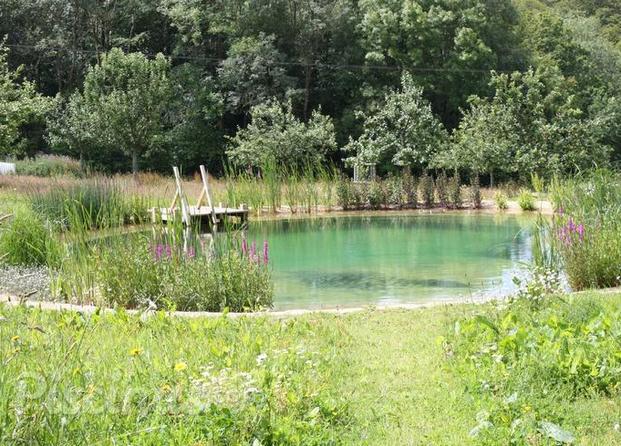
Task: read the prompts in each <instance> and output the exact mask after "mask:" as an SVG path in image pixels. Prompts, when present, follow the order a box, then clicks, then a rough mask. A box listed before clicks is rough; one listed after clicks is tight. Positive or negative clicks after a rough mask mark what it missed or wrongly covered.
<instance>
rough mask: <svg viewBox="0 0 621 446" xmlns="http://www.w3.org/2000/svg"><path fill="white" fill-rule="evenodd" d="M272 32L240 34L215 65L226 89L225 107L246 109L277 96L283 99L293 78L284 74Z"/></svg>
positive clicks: (244, 111) (281, 57)
mask: <svg viewBox="0 0 621 446" xmlns="http://www.w3.org/2000/svg"><path fill="white" fill-rule="evenodd" d="M274 39H275V37H274V36H273V35H270V36H266V35H265V34H263V33H260V34H259V36H258V37H242V38H241V39H238V40H236V41H235V42H234V43H233V44H232V45H231V47H230V48H229V51H228V57H227V58H226V59H225V60H224V61H223V62H222V64H221V66H220V68H218V78H219V80H220V83H221V84H222V88H223V90H224V91H225V101H226V105H227V106H228V108H229V109H230V110H231V111H233V112H237V113H247V112H248V111H249V109H250V107H252V106H254V105H257V104H260V103H262V102H265V101H266V100H268V99H270V98H273V97H276V98H278V99H281V100H282V99H284V97H285V93H286V92H287V90H288V89H290V88H293V87H294V85H295V79H293V78H292V77H290V76H287V74H286V70H285V68H284V64H283V62H284V60H285V57H284V55H283V54H281V53H280V52H279V51H278V50H277V49H276V48H275V47H274Z"/></svg>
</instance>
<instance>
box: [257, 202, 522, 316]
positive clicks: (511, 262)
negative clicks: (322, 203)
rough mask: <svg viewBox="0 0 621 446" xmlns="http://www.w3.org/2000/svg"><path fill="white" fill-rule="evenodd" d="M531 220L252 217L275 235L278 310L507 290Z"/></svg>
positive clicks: (263, 235)
mask: <svg viewBox="0 0 621 446" xmlns="http://www.w3.org/2000/svg"><path fill="white" fill-rule="evenodd" d="M531 223H532V220H529V219H525V218H523V217H521V218H520V217H515V216H505V215H501V216H498V215H464V214H443V215H419V214H417V215H408V216H396V215H393V216H339V217H321V218H309V219H289V220H277V221H263V222H252V224H251V227H250V230H249V233H248V238H249V239H250V240H253V239H254V240H257V242H262V241H263V240H264V239H265V240H268V242H269V247H270V264H271V267H272V270H273V279H274V286H275V299H274V308H275V309H281V310H282V309H290V308H333V307H337V306H340V307H348V306H358V305H364V304H380V305H384V304H399V303H417V302H428V301H433V300H439V299H454V298H456V297H459V296H463V297H464V298H466V297H468V296H473V295H480V294H481V293H496V294H499V295H501V294H506V293H507V292H508V291H510V290H511V289H513V284H512V278H513V276H514V275H515V273H516V271H517V270H518V269H519V266H520V263H522V262H524V261H527V260H529V259H530V255H531V240H530V234H529V231H528V228H529V225H530V224H531Z"/></svg>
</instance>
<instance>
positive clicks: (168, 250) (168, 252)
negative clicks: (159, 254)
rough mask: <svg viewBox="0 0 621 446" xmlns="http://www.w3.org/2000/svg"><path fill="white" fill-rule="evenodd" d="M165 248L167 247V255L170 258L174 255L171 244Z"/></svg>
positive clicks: (165, 246)
mask: <svg viewBox="0 0 621 446" xmlns="http://www.w3.org/2000/svg"><path fill="white" fill-rule="evenodd" d="M164 248H165V249H166V257H168V258H169V259H170V258H171V257H172V248H171V247H170V245H164Z"/></svg>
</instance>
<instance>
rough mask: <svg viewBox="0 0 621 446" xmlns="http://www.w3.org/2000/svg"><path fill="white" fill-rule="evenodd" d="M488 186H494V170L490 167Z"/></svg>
mask: <svg viewBox="0 0 621 446" xmlns="http://www.w3.org/2000/svg"><path fill="white" fill-rule="evenodd" d="M489 187H490V188H492V189H493V188H494V171H493V170H491V169H490V171H489Z"/></svg>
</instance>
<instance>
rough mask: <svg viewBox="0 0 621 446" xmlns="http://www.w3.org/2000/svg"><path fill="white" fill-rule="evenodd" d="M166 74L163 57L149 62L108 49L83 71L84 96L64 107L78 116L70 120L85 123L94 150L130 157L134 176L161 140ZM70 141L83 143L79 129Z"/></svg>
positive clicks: (166, 63)
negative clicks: (111, 150) (104, 149)
mask: <svg viewBox="0 0 621 446" xmlns="http://www.w3.org/2000/svg"><path fill="white" fill-rule="evenodd" d="M169 71H170V63H169V61H168V60H167V59H166V58H165V57H164V56H162V55H157V56H156V57H155V59H153V60H149V59H147V58H146V57H145V56H144V55H143V54H140V53H129V54H125V53H124V52H123V51H122V50H120V49H112V50H110V52H108V53H107V54H106V55H104V56H103V57H102V60H101V62H100V63H99V64H97V65H95V66H93V67H91V68H90V69H89V70H88V73H87V74H86V78H85V80H84V91H83V92H82V93H81V94H76V95H73V96H72V97H71V99H70V103H69V106H68V107H69V109H70V110H72V112H73V111H74V112H76V113H78V116H76V117H75V118H72V119H76V120H77V121H83V122H84V123H89V126H90V127H91V128H92V132H93V136H92V140H93V141H94V142H95V143H96V144H97V145H98V146H106V147H111V148H120V149H121V150H122V151H123V152H124V153H125V154H126V155H128V156H130V157H131V160H132V172H134V173H136V172H138V167H139V159H140V157H141V156H142V155H144V154H145V153H146V152H148V151H150V150H155V149H157V148H158V147H161V145H162V144H163V141H164V138H165V137H166V128H165V123H166V121H165V115H166V112H167V108H168V104H169V101H170V99H171V91H172V90H171V83H170V79H169ZM71 138H73V139H75V140H80V139H82V136H81V135H80V133H79V130H78V129H76V133H75V134H74V135H72V137H71Z"/></svg>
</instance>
